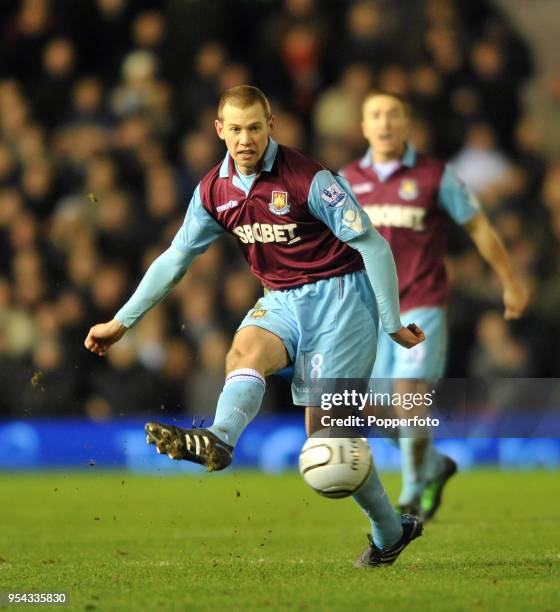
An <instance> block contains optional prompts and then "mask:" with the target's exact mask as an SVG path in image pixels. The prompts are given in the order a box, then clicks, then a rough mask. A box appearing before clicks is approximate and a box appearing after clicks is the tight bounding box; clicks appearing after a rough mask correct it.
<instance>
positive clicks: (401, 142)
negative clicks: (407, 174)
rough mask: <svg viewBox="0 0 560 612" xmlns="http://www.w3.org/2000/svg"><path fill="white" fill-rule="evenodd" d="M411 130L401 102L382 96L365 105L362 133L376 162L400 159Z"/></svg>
mask: <svg viewBox="0 0 560 612" xmlns="http://www.w3.org/2000/svg"><path fill="white" fill-rule="evenodd" d="M409 128H410V120H409V117H408V115H407V113H406V109H405V108H404V105H403V104H402V103H401V102H400V101H399V100H397V99H395V98H393V97H391V96H383V95H380V96H374V97H373V98H370V99H369V100H366V102H365V103H364V107H363V118H362V133H363V135H364V136H365V138H367V140H368V142H369V144H370V146H371V148H372V149H373V151H374V158H375V160H376V161H384V160H385V161H387V160H391V159H400V158H401V156H402V155H403V153H404V148H405V143H406V140H407V138H408V133H409Z"/></svg>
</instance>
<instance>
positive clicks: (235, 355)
mask: <svg viewBox="0 0 560 612" xmlns="http://www.w3.org/2000/svg"><path fill="white" fill-rule="evenodd" d="M244 357H245V352H244V351H243V350H241V349H239V348H237V347H236V346H232V347H231V348H230V350H229V351H228V354H227V355H226V372H231V371H232V370H237V369H239V368H242V367H246V366H243V365H241V364H242V363H243V362H244V361H246V359H244Z"/></svg>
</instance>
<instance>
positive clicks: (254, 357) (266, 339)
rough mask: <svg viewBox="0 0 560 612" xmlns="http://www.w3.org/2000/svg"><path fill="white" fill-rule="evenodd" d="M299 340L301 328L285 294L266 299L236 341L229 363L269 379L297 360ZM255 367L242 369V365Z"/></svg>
mask: <svg viewBox="0 0 560 612" xmlns="http://www.w3.org/2000/svg"><path fill="white" fill-rule="evenodd" d="M298 340H299V331H298V326H297V323H296V321H295V318H294V316H293V315H292V313H291V312H290V308H289V304H287V303H286V300H285V296H284V295H282V293H281V292H277V291H274V292H270V293H269V294H267V295H265V296H263V297H262V298H260V299H259V301H258V302H257V303H256V304H255V306H254V307H253V308H251V310H249V312H248V313H247V315H246V316H245V318H244V319H243V321H241V324H240V325H239V328H238V330H237V333H236V334H235V337H234V339H233V344H232V347H231V350H230V352H229V353H228V359H227V363H226V369H227V370H228V372H229V371H231V370H232V369H235V368H236V367H253V368H254V369H256V370H257V371H259V372H261V373H262V374H263V375H264V376H268V375H269V374H272V373H273V372H276V371H277V370H280V369H282V368H284V367H285V366H286V365H288V363H289V362H290V361H292V360H293V359H294V357H295V354H296V351H297V345H298ZM245 362H247V363H251V364H256V366H257V367H255V365H249V366H248V365H239V364H240V363H245Z"/></svg>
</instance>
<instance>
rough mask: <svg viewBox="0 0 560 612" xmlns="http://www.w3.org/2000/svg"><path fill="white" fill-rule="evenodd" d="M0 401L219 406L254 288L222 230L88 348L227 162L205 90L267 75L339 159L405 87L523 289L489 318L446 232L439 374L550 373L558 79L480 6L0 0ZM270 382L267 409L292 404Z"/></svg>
mask: <svg viewBox="0 0 560 612" xmlns="http://www.w3.org/2000/svg"><path fill="white" fill-rule="evenodd" d="M0 19H1V38H0V416H11V417H21V416H25V417H41V416H57V415H83V414H87V415H88V416H89V417H90V418H93V419H96V420H103V419H106V418H109V417H110V416H111V415H114V416H118V415H125V414H126V415H128V414H134V413H138V412H143V413H145V412H146V411H148V412H152V413H153V412H155V411H158V410H162V411H163V413H164V414H165V413H166V412H170V413H171V414H175V415H184V414H188V415H193V414H196V415H200V414H213V410H214V404H215V399H216V397H217V395H218V393H219V391H220V389H221V387H222V384H223V367H224V366H223V364H224V357H225V353H226V351H227V348H228V346H229V342H230V338H231V335H232V333H233V332H234V330H235V329H236V326H237V324H238V322H239V321H240V320H241V318H242V316H243V315H244V313H245V312H246V310H247V309H248V308H249V307H251V306H252V305H253V303H254V302H255V301H256V299H257V298H258V296H259V295H260V293H261V288H260V286H259V285H258V283H257V282H256V281H255V280H254V279H253V278H252V277H251V275H250V274H249V273H248V271H247V268H246V265H245V263H244V261H243V260H242V259H241V257H240V255H239V253H238V251H237V248H236V245H235V244H234V242H233V240H231V239H229V238H224V239H221V240H220V241H219V242H218V243H216V244H214V245H213V246H212V247H211V248H210V250H209V251H208V252H207V253H206V254H205V255H203V256H201V257H199V258H198V259H197V261H196V262H195V264H194V265H193V267H192V269H191V270H190V271H189V273H188V275H187V276H186V278H185V279H183V281H182V282H181V283H180V285H178V286H177V287H176V288H175V289H174V291H173V292H172V294H171V296H170V297H168V299H167V300H166V301H165V302H164V303H163V304H162V305H160V306H158V307H157V308H155V309H154V310H153V311H152V312H151V313H150V314H149V315H148V316H146V317H145V319H144V320H143V321H142V322H141V323H140V324H139V325H138V326H137V327H136V328H135V329H134V330H133V331H131V332H130V333H129V334H127V336H126V337H125V338H124V339H123V341H121V342H120V343H119V344H117V345H116V346H115V347H113V348H112V349H111V351H110V352H109V354H108V356H107V358H105V359H99V358H96V357H94V356H93V355H91V354H89V353H88V352H87V351H86V350H85V349H84V348H83V340H84V338H85V335H86V333H87V330H88V329H89V327H90V326H91V325H92V324H94V323H96V322H101V321H105V320H109V319H111V318H112V317H113V315H114V313H115V312H116V310H117V309H118V308H119V306H120V305H121V304H122V303H123V302H124V300H125V299H126V298H127V296H128V295H129V294H130V292H131V291H132V290H133V289H134V287H135V285H136V283H137V282H138V280H139V277H140V275H141V273H142V271H143V270H145V269H146V268H147V266H148V265H149V263H150V262H151V261H152V260H153V259H154V257H155V256H156V255H157V254H158V253H160V252H161V251H162V250H164V249H165V248H166V247H167V245H168V244H169V241H170V239H171V237H172V236H173V235H174V233H175V231H176V230H177V228H178V227H179V225H180V223H181V222H182V219H183V217H184V214H185V209H186V204H187V202H188V200H189V199H190V196H191V193H192V191H193V188H194V186H195V185H196V183H197V181H198V180H199V179H200V178H201V177H202V175H203V174H205V173H206V172H207V171H208V170H209V168H210V167H211V166H213V165H214V164H215V163H217V162H218V161H219V160H220V159H221V158H222V157H223V155H224V152H225V149H224V147H223V145H222V143H221V142H219V141H218V139H217V138H216V135H215V132H214V128H213V120H214V117H215V108H216V102H217V98H218V96H219V94H220V92H221V91H222V90H223V89H225V88H227V87H230V86H233V85H236V84H240V83H252V84H255V85H258V86H259V87H261V88H262V89H263V90H264V91H265V92H266V93H267V94H268V95H269V96H270V98H271V100H272V102H273V106H274V111H275V113H276V116H277V124H276V132H275V134H276V138H277V140H278V141H279V142H281V143H284V144H288V145H291V146H296V147H298V148H300V149H302V150H303V151H305V152H307V153H310V154H312V155H313V156H315V157H316V158H318V159H319V160H321V161H322V162H323V163H325V164H327V165H328V166H330V167H332V168H338V167H340V166H341V165H342V164H343V163H345V162H347V161H349V160H350V159H352V158H354V157H356V156H358V155H360V154H362V153H363V151H364V149H365V143H364V141H363V140H362V137H361V134H360V130H359V111H360V109H359V103H360V100H361V98H362V96H363V95H364V94H365V92H367V91H368V90H369V89H370V88H371V87H373V86H377V87H381V88H383V89H389V90H393V91H396V92H399V93H402V94H405V95H407V96H408V97H409V99H410V100H411V102H412V103H413V105H414V107H415V109H416V113H415V120H414V129H413V141H414V143H415V144H416V146H417V147H418V148H419V149H420V150H423V151H427V152H432V153H434V154H436V155H439V156H442V157H444V158H446V159H453V160H454V161H455V163H456V168H457V171H458V172H459V174H460V175H461V176H462V177H463V179H464V180H465V181H466V182H467V184H468V185H469V186H470V188H471V189H472V190H473V191H475V192H476V193H477V194H478V195H479V197H480V198H481V200H482V202H483V204H484V208H485V210H486V211H487V213H488V214H489V215H490V217H491V218H492V220H493V221H494V223H495V224H496V226H497V228H498V230H499V232H500V234H501V235H502V237H503V238H504V240H505V242H506V243H507V246H508V248H509V249H510V252H511V254H512V257H513V259H514V262H515V266H516V268H517V269H518V270H519V271H520V272H521V274H522V275H523V277H524V278H525V279H526V281H527V283H528V284H529V286H530V288H531V293H532V303H531V307H530V309H529V313H528V315H527V316H526V317H525V318H524V319H523V320H521V321H519V322H516V323H515V324H508V323H506V322H504V321H503V319H502V316H501V295H500V289H499V285H498V283H497V281H496V279H494V278H493V277H492V275H491V274H490V273H489V272H488V269H487V267H486V266H485V265H484V264H483V263H482V261H481V260H480V258H479V257H478V256H477V255H476V253H475V251H474V249H473V247H472V246H471V244H470V243H469V241H468V239H467V237H466V234H464V233H463V232H462V231H461V230H460V229H457V230H454V232H453V235H452V239H451V241H450V254H449V261H448V264H449V266H448V267H449V275H450V279H451V285H452V294H451V307H450V326H451V350H450V359H449V367H448V375H449V376H456V377H460V376H467V375H468V376H479V375H487V376H503V377H516V376H535V377H537V376H554V375H555V374H556V372H557V371H558V367H559V366H560V350H559V349H558V343H557V340H556V339H557V338H558V334H559V333H560V325H559V321H560V318H559V317H558V313H559V312H560V275H559V272H560V157H559V153H560V144H559V143H560V138H558V137H557V134H558V133H560V132H558V130H556V134H555V133H554V129H555V127H557V126H558V127H560V76H558V77H556V78H551V79H549V80H548V81H547V86H546V87H545V88H542V89H537V90H536V91H535V92H534V94H533V97H532V98H531V99H530V100H529V102H527V101H524V98H523V95H522V93H523V88H524V85H525V84H526V83H527V80H528V79H529V78H530V77H531V76H533V75H534V71H535V69H534V66H533V60H532V54H531V49H530V48H528V45H527V44H526V42H525V41H524V40H523V39H521V38H520V36H519V35H518V34H517V33H516V32H515V30H514V29H512V27H511V25H510V24H509V23H508V20H507V19H506V18H505V16H504V15H503V14H501V13H500V12H499V11H498V10H497V8H496V7H495V6H493V5H492V3H491V2H490V1H486V0H470V1H469V2H454V1H453V0H375V1H361V0H355V1H350V0H348V1H336V0H329V1H326V2H323V1H320V2H319V1H318V0H315V1H313V0H285V1H284V2H280V1H266V0H260V1H259V0H252V1H251V0H245V1H242V0H238V1H233V0H212V1H208V0H202V1H198V0H190V1H189V0H169V1H168V2H154V1H142V0H80V2H75V1H74V0H51V1H49V0H4V1H3V2H2V3H0ZM290 405H291V404H290V399H289V388H288V386H287V385H286V384H284V383H282V382H280V381H273V382H272V383H271V384H270V385H269V391H268V395H267V400H266V402H265V406H266V409H268V410H272V409H277V410H284V409H286V408H289V406H290Z"/></svg>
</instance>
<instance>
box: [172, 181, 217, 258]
mask: <svg viewBox="0 0 560 612" xmlns="http://www.w3.org/2000/svg"><path fill="white" fill-rule="evenodd" d="M223 233H225V230H224V228H223V227H222V226H221V225H220V224H219V223H218V222H217V221H216V220H215V219H213V217H212V216H211V215H210V213H209V212H208V211H207V210H206V209H205V208H204V206H203V205H202V198H201V196H200V185H198V186H197V188H196V189H195V190H194V193H193V196H192V198H191V201H190V204H189V207H188V209H187V214H186V215H185V220H184V221H183V225H182V226H181V227H180V228H179V231H178V232H177V234H176V235H175V238H173V242H172V244H173V246H174V247H175V248H176V249H178V250H179V251H182V252H185V253H186V252H188V253H191V254H193V255H198V254H200V253H204V251H206V249H207V248H208V247H209V246H210V245H211V244H212V242H214V240H216V239H217V238H218V237H219V236H220V235H221V234H223Z"/></svg>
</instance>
